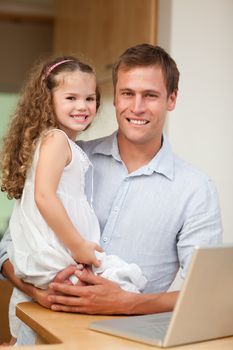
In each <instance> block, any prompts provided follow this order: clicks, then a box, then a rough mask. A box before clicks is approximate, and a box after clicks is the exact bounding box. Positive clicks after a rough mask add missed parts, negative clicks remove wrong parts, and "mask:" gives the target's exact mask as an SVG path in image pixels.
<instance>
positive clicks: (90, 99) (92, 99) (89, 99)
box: [87, 96, 96, 102]
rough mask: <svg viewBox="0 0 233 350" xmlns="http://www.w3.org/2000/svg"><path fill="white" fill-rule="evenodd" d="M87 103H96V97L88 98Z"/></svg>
mask: <svg viewBox="0 0 233 350" xmlns="http://www.w3.org/2000/svg"><path fill="white" fill-rule="evenodd" d="M87 101H90V102H92V101H96V98H95V97H94V96H90V97H87Z"/></svg>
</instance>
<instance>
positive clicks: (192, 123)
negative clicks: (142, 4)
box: [158, 0, 233, 242]
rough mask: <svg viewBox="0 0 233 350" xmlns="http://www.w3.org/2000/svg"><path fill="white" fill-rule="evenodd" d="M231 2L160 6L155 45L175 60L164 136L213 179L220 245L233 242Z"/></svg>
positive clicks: (180, 1) (178, 1)
mask: <svg viewBox="0 0 233 350" xmlns="http://www.w3.org/2000/svg"><path fill="white" fill-rule="evenodd" d="M232 19H233V1H232V0H222V1H218V0H204V1H203V0H196V1H194V0H188V1H187V0H172V1H171V0H162V1H160V3H159V29H158V33H159V36H158V44H159V45H161V46H163V47H164V48H166V49H167V50H168V51H169V52H170V54H171V55H172V57H174V59H175V60H176V62H177V64H178V67H179V70H180V73H181V80H180V92H179V96H178V101H177V106H176V109H175V111H173V112H172V113H170V115H169V116H168V123H167V130H168V131H167V133H168V136H169V139H170V141H171V143H172V145H173V149H174V150H175V152H176V153H178V154H179V155H180V156H181V157H182V158H184V159H186V160H187V161H189V162H191V163H192V164H194V165H196V166H197V167H199V168H200V169H202V170H203V171H205V172H206V173H207V174H208V175H209V176H210V178H212V179H213V181H214V183H215V185H216V187H217V190H218V193H219V199H220V205H221V210H222V219H223V226H224V236H223V238H224V242H233V221H232V206H233V205H232V198H233V177H232V173H233V160H232V159H233V157H232V150H233V138H232V132H233V113H232V93H233V89H232V81H233V64H232V62H233V40H232V34H233V20H232Z"/></svg>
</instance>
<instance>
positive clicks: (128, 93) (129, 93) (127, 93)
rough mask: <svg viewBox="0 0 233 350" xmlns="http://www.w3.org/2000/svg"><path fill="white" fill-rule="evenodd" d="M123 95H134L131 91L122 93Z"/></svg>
mask: <svg viewBox="0 0 233 350" xmlns="http://www.w3.org/2000/svg"><path fill="white" fill-rule="evenodd" d="M122 95H123V96H132V95H133V93H132V92H131V91H123V92H122Z"/></svg>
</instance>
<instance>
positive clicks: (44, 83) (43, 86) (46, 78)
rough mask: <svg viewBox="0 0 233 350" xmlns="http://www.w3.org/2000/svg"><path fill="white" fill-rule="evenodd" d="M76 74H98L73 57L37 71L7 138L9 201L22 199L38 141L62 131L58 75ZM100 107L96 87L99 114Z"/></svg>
mask: <svg viewBox="0 0 233 350" xmlns="http://www.w3.org/2000/svg"><path fill="white" fill-rule="evenodd" d="M63 61H64V62H63ZM76 70H79V71H81V72H84V73H89V74H95V73H94V70H93V69H92V68H91V67H90V66H89V65H87V64H85V63H83V62H81V61H80V60H79V59H77V58H76V57H73V56H61V57H57V58H55V59H50V60H47V61H46V62H39V63H37V64H36V65H35V66H34V67H33V69H32V71H31V74H30V76H29V79H28V81H27V82H26V84H25V86H24V88H23V89H22V93H21V97H20V100H19V102H18V104H17V107H16V110H15V112H14V114H13V116H12V119H11V121H10V124H9V129H8V133H7V134H6V136H5V137H4V138H3V147H2V150H1V156H0V170H1V191H3V192H7V196H8V198H9V199H13V198H15V199H19V198H20V197H21V195H22V192H23V187H24V183H25V179H26V174H27V170H28V169H29V167H30V166H31V163H32V158H33V154H34V150H35V146H36V142H37V140H38V138H39V137H40V136H41V135H42V134H43V132H45V131H46V130H48V129H50V128H56V127H58V125H57V122H56V119H55V116H54V112H53V106H52V90H53V89H54V88H55V87H56V86H58V85H59V80H58V79H56V77H57V75H58V74H59V73H62V72H73V71H76ZM99 105H100V92H99V88H98V86H96V110H98V107H99Z"/></svg>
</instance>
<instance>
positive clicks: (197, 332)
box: [89, 245, 233, 348]
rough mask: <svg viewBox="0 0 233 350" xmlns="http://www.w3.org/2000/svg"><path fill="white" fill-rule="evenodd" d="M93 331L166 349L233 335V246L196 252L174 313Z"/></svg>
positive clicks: (101, 324) (100, 324)
mask: <svg viewBox="0 0 233 350" xmlns="http://www.w3.org/2000/svg"><path fill="white" fill-rule="evenodd" d="M89 328H90V329H92V330H95V331H99V332H103V333H108V334H111V335H115V336H119V337H123V338H127V339H130V340H135V341H138V342H142V343H146V344H150V345H156V346H159V347H164V348H166V347H170V346H175V345H182V344H187V343H193V342H199V341H204V340H210V339H215V338H221V337H226V336H230V335H233V245H222V246H217V247H209V248H198V247H197V248H195V249H194V253H193V256H192V259H191V262H190V266H189V270H188V274H187V277H186V279H185V281H184V284H183V287H182V289H181V292H180V294H179V297H178V300H177V303H176V305H175V309H174V311H173V312H168V313H167V312H166V313H160V314H151V315H143V316H127V317H117V318H114V319H108V320H103V321H97V322H92V323H90V325H89Z"/></svg>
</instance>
